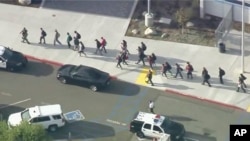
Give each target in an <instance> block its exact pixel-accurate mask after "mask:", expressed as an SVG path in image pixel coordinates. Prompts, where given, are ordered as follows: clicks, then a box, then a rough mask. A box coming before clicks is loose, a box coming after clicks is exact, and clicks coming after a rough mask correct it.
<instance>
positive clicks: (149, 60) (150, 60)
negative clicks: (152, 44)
mask: <svg viewBox="0 0 250 141" xmlns="http://www.w3.org/2000/svg"><path fill="white" fill-rule="evenodd" d="M153 62H154V61H153V56H152V55H149V56H148V63H149V66H150V68H151V69H153Z"/></svg>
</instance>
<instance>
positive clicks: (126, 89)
mask: <svg viewBox="0 0 250 141" xmlns="http://www.w3.org/2000/svg"><path fill="white" fill-rule="evenodd" d="M139 91H140V87H139V86H138V85H135V84H132V83H129V82H125V81H121V80H113V81H111V84H110V86H109V87H107V88H106V89H104V90H103V91H102V92H104V93H106V94H117V95H123V96H134V95H137V94H138V93H139Z"/></svg>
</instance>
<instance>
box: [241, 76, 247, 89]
mask: <svg viewBox="0 0 250 141" xmlns="http://www.w3.org/2000/svg"><path fill="white" fill-rule="evenodd" d="M240 79H241V81H242V85H243V86H244V87H245V88H247V85H246V83H245V80H246V79H247V77H246V76H244V75H243V74H242V73H241V74H240Z"/></svg>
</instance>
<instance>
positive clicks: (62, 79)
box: [58, 77, 67, 84]
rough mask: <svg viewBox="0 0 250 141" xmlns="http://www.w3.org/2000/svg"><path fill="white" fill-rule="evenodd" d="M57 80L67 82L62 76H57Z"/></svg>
mask: <svg viewBox="0 0 250 141" xmlns="http://www.w3.org/2000/svg"><path fill="white" fill-rule="evenodd" d="M58 80H59V81H60V82H61V83H63V84H67V80H66V79H65V78H64V77H59V78H58Z"/></svg>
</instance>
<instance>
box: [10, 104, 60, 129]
mask: <svg viewBox="0 0 250 141" xmlns="http://www.w3.org/2000/svg"><path fill="white" fill-rule="evenodd" d="M22 121H28V122H29V123H30V124H39V125H42V126H43V127H44V129H48V130H49V131H52V132H54V131H56V130H57V128H59V127H62V126H64V125H65V119H64V116H63V113H62V109H61V105H59V104H55V105H44V106H35V107H30V108H27V109H25V110H24V111H22V112H18V113H13V114H11V115H10V116H9V118H8V125H9V127H10V128H11V127H14V126H18V125H19V124H21V122H22Z"/></svg>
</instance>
